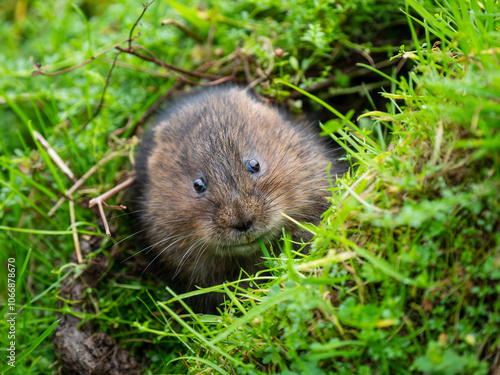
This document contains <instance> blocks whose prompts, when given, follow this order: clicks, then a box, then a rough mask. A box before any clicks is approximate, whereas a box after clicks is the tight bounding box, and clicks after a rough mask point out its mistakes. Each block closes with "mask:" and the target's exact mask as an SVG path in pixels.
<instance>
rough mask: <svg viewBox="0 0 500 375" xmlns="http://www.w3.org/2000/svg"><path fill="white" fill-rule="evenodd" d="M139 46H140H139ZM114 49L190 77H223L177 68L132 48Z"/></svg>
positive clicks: (212, 78) (213, 78)
mask: <svg viewBox="0 0 500 375" xmlns="http://www.w3.org/2000/svg"><path fill="white" fill-rule="evenodd" d="M135 46H139V45H135ZM139 48H141V47H139ZM116 49H117V50H119V51H122V52H125V53H129V54H131V55H134V56H137V57H139V58H141V59H143V60H147V61H150V62H153V63H155V64H156V65H158V66H161V67H162V68H164V69H167V70H170V71H176V72H179V73H182V74H185V75H189V76H192V77H197V78H205V79H211V80H215V79H220V78H223V77H221V76H218V75H214V74H206V73H202V72H197V71H195V70H186V69H182V68H179V67H177V66H175V65H170V64H167V63H164V62H163V61H160V60H158V59H154V58H152V57H149V56H146V55H143V54H142V53H139V52H137V51H134V49H133V48H129V49H126V48H123V47H119V46H118V47H116ZM141 49H144V48H141Z"/></svg>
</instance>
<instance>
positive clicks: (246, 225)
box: [231, 217, 253, 232]
mask: <svg viewBox="0 0 500 375" xmlns="http://www.w3.org/2000/svg"><path fill="white" fill-rule="evenodd" d="M231 226H232V227H233V228H234V229H236V230H237V231H239V232H246V231H248V230H250V228H252V226H253V218H250V217H239V218H237V219H236V220H234V221H233V222H232V223H231Z"/></svg>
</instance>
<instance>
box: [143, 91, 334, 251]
mask: <svg viewBox="0 0 500 375" xmlns="http://www.w3.org/2000/svg"><path fill="white" fill-rule="evenodd" d="M143 149H146V150H145V151H143V153H144V154H145V155H146V159H147V161H146V162H145V163H142V164H140V165H142V166H143V167H142V168H143V170H140V168H141V167H139V169H138V171H137V172H138V175H139V177H140V180H141V181H142V183H143V185H144V187H143V198H144V200H145V202H144V204H143V209H144V212H143V218H144V226H145V228H146V230H147V232H148V236H149V238H150V241H151V243H152V244H154V245H155V247H156V248H157V250H158V251H162V250H163V251H165V253H167V252H168V253H170V254H173V253H176V254H177V255H178V256H179V257H180V256H185V254H186V253H190V252H193V253H197V252H203V253H205V254H210V253H213V254H219V255H222V256H232V255H235V256H244V255H246V254H253V253H255V252H256V251H258V249H259V245H258V241H257V240H258V239H259V238H262V239H263V240H264V241H265V240H266V239H276V238H278V237H279V236H280V234H281V230H282V228H283V227H285V228H286V229H287V230H290V231H292V233H293V232H294V231H296V229H295V227H294V225H293V223H292V222H290V220H288V219H287V218H285V217H284V216H283V215H282V214H281V213H284V214H286V215H288V216H290V217H292V218H294V219H296V220H298V221H306V222H307V221H309V222H318V221H319V218H320V215H321V213H322V212H323V211H324V210H325V209H326V208H327V200H326V198H325V196H327V195H328V192H326V191H325V190H324V189H325V188H327V187H328V178H327V164H328V162H329V160H328V158H327V155H326V153H327V151H326V148H325V147H324V146H323V145H322V144H321V143H320V142H319V141H318V140H317V135H314V134H313V133H310V132H309V131H307V130H305V129H304V128H303V127H302V126H299V125H297V124H294V123H293V122H291V121H289V120H288V119H286V118H285V117H284V116H283V115H282V114H281V113H280V112H279V111H278V110H277V109H275V108H272V107H269V106H267V105H265V104H263V103H261V102H260V101H258V100H257V99H255V98H253V97H252V96H250V95H249V94H248V93H247V92H245V91H243V90H241V89H238V88H232V89H229V90H228V89H225V90H213V91H205V92H203V93H201V94H198V95H195V96H194V97H193V98H191V99H190V100H188V101H185V102H182V103H181V104H179V105H178V106H177V107H174V108H173V110H171V111H170V112H169V113H168V115H167V116H166V117H165V118H164V119H163V120H162V121H161V122H160V123H159V125H157V126H156V127H155V129H154V130H153V135H152V136H151V137H150V139H149V141H146V142H145V144H144V145H143ZM141 176H142V177H141Z"/></svg>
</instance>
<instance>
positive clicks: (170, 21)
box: [161, 19, 203, 43]
mask: <svg viewBox="0 0 500 375" xmlns="http://www.w3.org/2000/svg"><path fill="white" fill-rule="evenodd" d="M161 25H162V26H166V25H174V26H176V27H177V28H179V29H180V30H182V31H183V32H184V34H186V35H187V36H188V37H190V38H191V39H194V40H196V41H197V42H198V43H203V39H201V38H200V37H199V36H198V35H196V34H195V33H194V32H192V31H191V30H189V29H188V28H187V27H186V26H185V25H183V24H182V23H180V22H179V21H177V20H173V19H166V20H163V21H161Z"/></svg>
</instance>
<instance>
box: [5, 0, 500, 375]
mask: <svg viewBox="0 0 500 375" xmlns="http://www.w3.org/2000/svg"><path fill="white" fill-rule="evenodd" d="M195 5H196V7H195ZM142 11H143V6H142V5H141V4H140V2H138V1H132V0H128V1H124V2H118V3H113V2H99V5H97V2H96V1H93V0H86V1H83V0H82V1H79V2H73V3H71V2H66V1H53V2H52V1H51V2H47V1H36V0H35V1H30V2H28V1H27V0H17V1H15V0H10V1H7V2H3V3H2V4H0V21H1V26H0V38H1V40H2V45H3V47H2V49H1V51H0V129H1V131H2V137H1V138H0V149H1V153H0V170H1V172H0V218H1V221H2V222H1V226H0V248H1V249H2V251H1V252H0V260H1V263H2V266H1V267H0V302H1V303H0V312H1V313H0V316H1V317H2V318H1V320H0V331H1V332H2V337H1V341H0V342H1V344H0V345H1V348H2V349H6V348H8V347H9V345H10V344H9V340H8V339H7V335H6V334H4V332H7V331H8V330H9V325H8V322H7V317H8V316H7V313H8V311H9V310H8V307H9V305H8V304H7V303H5V301H6V297H7V293H6V291H7V275H8V272H7V263H8V261H7V260H8V258H15V260H16V261H15V265H16V312H17V314H18V315H17V323H16V349H17V355H18V357H17V358H18V360H17V362H16V367H15V368H11V367H9V366H8V365H7V357H6V356H3V357H2V358H0V373H2V372H3V371H7V373H11V374H48V373H51V372H52V371H55V372H57V370H58V369H59V368H60V367H61V362H58V358H57V356H56V354H55V351H54V345H53V344H52V342H51V340H50V337H51V333H52V330H53V329H54V327H55V324H54V323H55V322H57V321H58V319H59V318H60V313H64V314H71V313H72V312H73V314H74V315H76V316H78V317H80V318H82V319H83V320H84V321H86V322H89V324H90V325H91V327H92V328H93V330H94V331H95V332H103V333H105V334H107V335H109V336H110V337H112V338H113V339H114V340H115V341H116V342H117V343H118V344H119V345H120V346H121V347H123V348H124V349H126V350H127V351H128V352H130V353H131V355H132V356H134V357H135V358H137V359H138V361H139V362H141V363H142V365H143V372H142V373H144V374H158V373H186V372H187V373H193V374H194V373H199V372H201V371H203V370H205V372H203V373H220V374H235V373H238V374H263V373H282V374H299V373H303V374H410V373H417V374H420V373H422V374H443V375H454V374H488V373H498V371H500V362H499V353H500V298H499V293H500V283H499V280H500V207H499V206H500V203H499V191H500V131H499V129H500V67H499V66H500V6H499V4H498V2H496V1H495V0H484V1H482V2H478V1H477V0H470V1H469V2H467V1H465V0H448V1H445V2H440V3H438V2H432V1H430V0H429V1H427V0H426V1H417V0H406V1H399V2H398V3H397V6H395V3H394V2H385V1H370V0H357V1H351V2H339V1H336V2H329V1H317V2H312V1H306V0H304V1H272V0H270V1H252V0H242V1H238V2H234V1H229V0H210V1H207V2H198V1H191V0H190V1H183V2H175V1H173V0H168V1H157V2H155V3H153V4H151V5H150V6H149V7H148V8H147V9H146V11H145V13H144V16H143V17H142V19H141V20H140V23H139V24H138V25H137V26H136V27H135V29H134V32H133V36H134V38H135V40H134V41H133V44H139V45H140V46H142V47H144V48H146V49H143V48H142V49H141V48H140V47H134V50H133V51H130V50H127V48H128V42H124V43H122V44H121V45H120V46H121V47H122V48H123V49H125V51H124V52H123V51H122V52H121V53H120V54H119V55H118V57H117V58H116V62H115V63H114V62H113V59H114V58H115V55H116V53H118V52H119V51H118V50H116V49H111V50H110V51H109V52H107V53H105V54H103V55H99V57H98V58H96V59H95V60H93V61H91V62H89V63H88V64H85V65H82V66H81V67H79V68H77V69H73V70H70V71H68V72H64V73H61V74H57V75H52V76H50V75H41V74H39V75H37V76H33V75H32V72H33V71H34V70H36V69H39V68H36V63H38V62H41V65H40V67H41V69H42V71H43V72H44V73H52V72H56V71H60V70H63V69H67V68H71V67H74V66H77V65H79V64H80V63H81V62H83V61H86V60H87V59H90V58H91V57H92V56H96V55H98V54H100V53H101V52H102V51H105V50H106V49H108V48H110V47H111V46H114V45H115V44H116V43H118V42H121V41H124V40H126V39H127V38H128V36H129V33H130V31H131V29H132V28H133V26H134V23H135V22H136V21H137V19H138V17H139V16H140V14H141V12H142ZM166 19H170V20H174V21H175V22H177V23H181V24H182V25H184V26H185V27H186V28H187V29H188V32H185V31H183V30H182V28H180V27H178V26H176V25H175V24H173V23H172V22H171V21H169V22H166V23H167V24H166V25H164V26H160V24H161V21H163V20H166ZM131 52H134V53H136V55H135V56H134V55H133V54H132V53H131ZM137 53H139V54H140V55H142V57H141V56H137ZM30 56H33V62H34V64H35V67H33V66H32V64H31V63H30ZM144 57H148V58H149V59H150V60H151V59H153V60H156V61H157V62H158V61H162V62H165V63H167V64H171V65H173V66H174V67H179V68H182V69H183V70H177V71H176V70H173V69H172V68H168V67H166V66H160V65H161V64H160V65H158V64H155V62H154V61H153V62H151V61H147V60H146V59H145V58H144ZM404 62H406V63H404ZM356 63H359V64H358V65H356ZM403 63H404V64H403ZM373 66H376V68H374V67H373ZM166 68H168V69H166ZM111 69H112V71H111ZM194 70H196V72H198V73H196V72H195V73H193V71H194ZM110 71H111V74H110ZM199 73H201V76H200V74H199ZM108 77H109V79H108ZM223 77H228V78H227V79H230V80H234V81H237V82H240V83H244V84H246V83H252V84H253V85H255V86H256V90H257V92H258V93H259V95H263V96H267V97H270V98H272V99H273V100H275V101H276V102H280V103H283V104H285V105H287V106H288V107H289V108H290V110H292V111H296V112H300V111H301V110H307V111H311V110H318V109H319V108H324V107H326V108H329V109H331V111H332V112H333V113H331V114H330V116H329V117H330V118H333V120H330V121H326V122H325V123H324V124H323V125H322V129H323V130H322V133H323V135H325V136H332V137H334V138H335V139H336V140H337V141H338V142H339V143H340V144H342V145H344V146H345V148H346V150H348V153H349V154H348V157H349V159H350V161H351V163H352V164H353V166H355V169H354V172H352V173H350V174H349V175H347V176H344V177H343V178H342V179H341V181H340V182H339V184H338V185H337V186H336V187H333V186H332V189H331V190H332V191H331V193H332V196H331V201H332V207H331V209H330V210H329V211H328V212H327V213H326V214H325V217H324V220H323V221H322V223H321V224H320V225H319V226H318V228H313V227H311V226H307V228H309V230H311V231H313V232H315V233H316V236H315V238H314V240H313V243H312V245H311V247H310V251H309V252H308V255H303V254H301V253H296V252H294V251H292V250H291V246H290V243H289V242H290V241H289V240H287V239H285V240H284V243H283V249H282V250H283V252H282V253H281V254H280V255H277V256H272V257H269V259H268V260H267V264H268V265H269V267H270V268H271V273H272V275H273V276H274V280H273V281H271V282H268V283H267V284H259V279H258V277H257V278H255V277H251V279H252V280H254V281H253V282H254V286H255V288H253V289H251V290H249V291H245V290H239V291H238V293H237V295H233V294H232V292H231V291H230V288H228V286H227V285H226V286H221V287H216V288H214V289H216V290H219V291H220V292H222V293H227V294H228V296H229V302H228V304H227V306H225V308H224V311H222V313H221V315H220V316H206V315H205V316H202V315H200V316H197V315H195V314H192V313H190V312H189V309H187V312H186V310H180V309H179V303H181V304H182V298H179V299H180V301H181V302H172V301H170V300H171V299H172V296H171V294H169V292H168V290H165V289H164V287H163V286H162V285H160V284H159V283H158V282H157V281H156V280H155V279H154V278H152V277H151V276H148V275H143V276H141V271H142V269H143V268H144V267H145V265H146V264H142V263H141V261H140V259H138V258H137V257H136V258H132V259H129V260H127V261H124V260H125V259H126V258H127V257H129V256H131V255H133V254H134V253H135V252H136V251H137V250H138V249H137V247H138V246H139V245H137V244H136V243H134V240H133V237H132V238H129V236H130V234H131V233H134V229H133V225H132V223H131V222H130V219H129V218H130V215H127V214H123V213H122V212H120V211H112V210H109V209H106V212H107V213H108V214H109V215H110V219H109V223H110V225H111V229H112V232H113V236H112V237H111V238H108V237H106V236H105V235H104V234H103V233H102V231H101V229H100V227H99V226H98V225H97V224H98V215H97V211H95V212H93V211H92V209H89V208H88V207H87V205H88V202H89V200H90V199H91V198H94V197H96V196H98V195H100V194H102V193H104V192H105V191H107V190H109V189H110V188H112V187H113V186H115V185H116V184H117V183H118V182H122V181H123V180H125V178H126V176H127V175H128V174H130V171H131V169H132V167H131V165H132V163H133V160H134V157H133V155H134V150H135V148H136V145H137V142H138V141H137V137H136V136H135V135H137V136H139V137H140V135H141V134H142V129H143V125H144V123H145V119H146V118H147V116H148V115H149V114H150V112H151V110H152V109H154V108H155V107H156V104H155V103H160V102H161V103H163V102H165V100H166V99H168V96H169V95H171V94H177V93H178V92H179V90H183V89H187V88H188V87H189V86H191V85H194V84H195V83H196V82H202V83H207V82H210V81H215V80H224V78H223ZM221 78H222V79H221ZM107 82H108V84H106V83H107ZM105 88H106V89H105ZM104 89H105V92H104ZM301 90H302V91H301ZM303 90H306V91H303ZM103 92H104V95H103ZM310 93H312V94H310ZM101 97H102V98H103V105H102V106H101V105H100V101H101ZM351 109H352V110H353V111H351ZM337 111H339V112H337ZM33 131H37V132H39V133H40V134H41V135H42V136H43V137H44V138H45V139H47V141H48V142H49V143H50V145H51V146H52V147H53V148H54V149H55V150H56V151H57V153H58V154H59V155H60V157H61V158H62V159H63V160H64V161H65V162H66V164H67V165H68V167H69V168H70V169H71V170H72V171H73V173H74V175H75V176H76V179H78V178H79V177H81V176H83V175H84V174H85V173H86V172H87V171H88V170H90V169H91V168H92V167H93V166H95V165H96V164H97V163H99V161H100V160H103V159H104V161H105V162H101V163H100V164H99V167H98V168H97V169H96V171H95V173H93V174H92V175H91V176H90V177H89V178H88V179H86V181H85V183H84V185H83V186H82V187H81V188H80V189H79V190H77V191H76V192H74V193H73V195H72V197H73V198H74V201H75V205H74V211H75V220H72V219H71V207H70V205H69V204H68V200H66V201H64V202H63V204H62V205H61V207H60V208H59V209H58V210H57V211H56V212H55V214H54V215H53V216H49V214H48V213H49V211H50V210H51V208H52V207H53V206H54V205H55V204H56V202H57V201H58V200H59V199H60V198H61V197H62V195H63V194H64V193H65V192H66V191H67V190H68V189H69V188H70V187H71V186H72V185H73V182H71V181H70V179H69V178H68V177H67V176H65V174H64V173H63V172H62V171H61V169H60V168H59V167H58V166H57V165H56V164H55V163H54V162H53V160H52V159H51V158H50V157H49V155H48V153H47V152H46V151H45V149H44V148H43V147H42V146H41V144H40V143H39V142H35V139H34V135H33V134H34V133H33ZM120 199H121V197H120V196H119V197H118V198H116V197H115V198H112V199H110V200H109V202H108V203H109V204H117V203H120ZM73 228H76V229H77V231H78V232H79V236H80V240H81V241H82V242H85V241H87V242H88V241H89V237H88V233H91V232H93V231H96V232H97V234H98V235H99V236H102V237H103V238H104V240H103V241H102V243H100V245H99V246H96V254H93V255H91V256H89V257H88V258H89V259H87V260H89V261H90V262H92V261H95V260H96V259H97V258H98V257H99V255H97V254H101V255H102V256H103V259H107V261H108V263H106V269H107V272H106V273H104V275H102V276H101V278H100V280H99V283H98V284H97V286H95V287H88V288H86V289H85V291H84V294H83V300H84V305H83V306H84V311H83V312H82V311H81V310H80V311H77V310H75V306H76V305H78V304H79V302H81V301H73V300H70V299H68V297H66V296H64V295H63V294H62V292H61V287H62V286H63V285H66V284H65V283H66V282H68V281H69V280H73V279H78V276H79V275H81V274H82V272H83V270H84V268H85V265H78V264H77V263H75V262H74V260H72V259H71V255H72V254H73V253H74V252H75V244H74V242H73V238H72V233H73ZM86 234H87V235H86ZM123 239H126V240H124V241H122V242H119V241H120V240H123ZM113 244H116V245H115V246H113V247H112V245H113ZM202 292H203V291H200V292H196V293H202ZM174 299H175V298H174ZM2 352H4V351H3V350H2Z"/></svg>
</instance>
